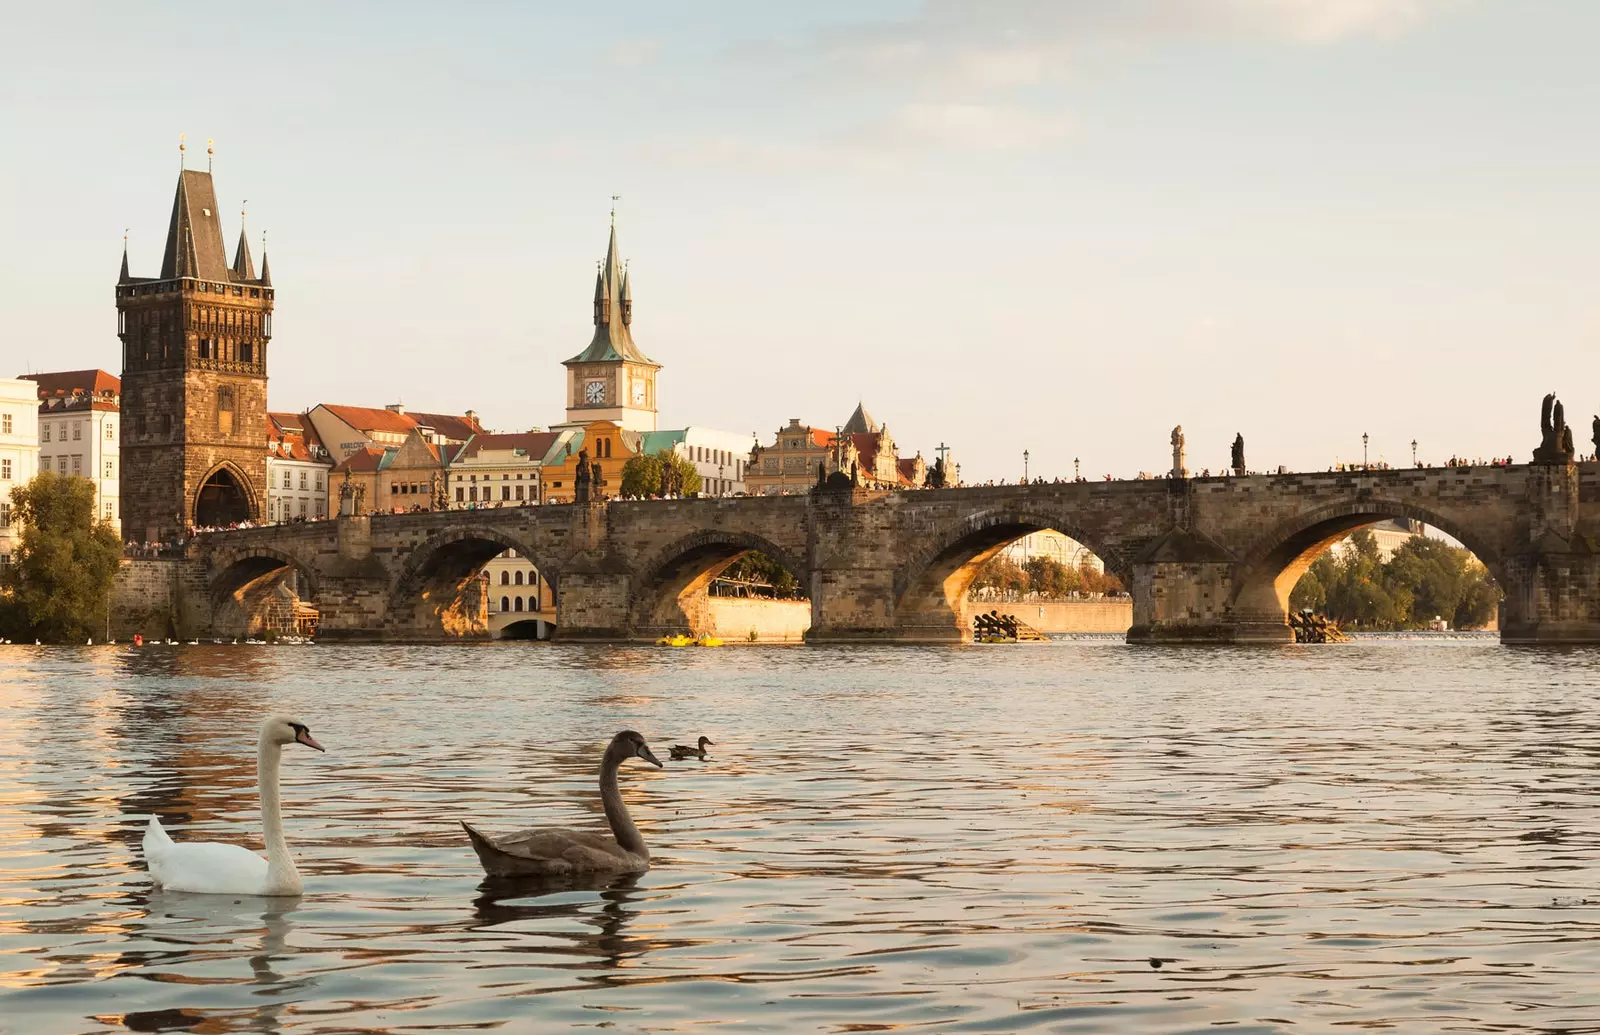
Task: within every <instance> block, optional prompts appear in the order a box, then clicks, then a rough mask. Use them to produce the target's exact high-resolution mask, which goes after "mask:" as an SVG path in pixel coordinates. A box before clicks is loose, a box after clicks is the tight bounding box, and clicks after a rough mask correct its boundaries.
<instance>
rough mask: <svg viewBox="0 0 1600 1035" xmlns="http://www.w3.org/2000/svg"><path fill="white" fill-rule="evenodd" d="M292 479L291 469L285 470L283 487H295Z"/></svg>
mask: <svg viewBox="0 0 1600 1035" xmlns="http://www.w3.org/2000/svg"><path fill="white" fill-rule="evenodd" d="M292 479H293V475H292V474H291V473H290V472H289V471H284V472H283V487H284V488H285V489H292V488H294V482H293V480H292Z"/></svg>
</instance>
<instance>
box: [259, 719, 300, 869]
mask: <svg viewBox="0 0 1600 1035" xmlns="http://www.w3.org/2000/svg"><path fill="white" fill-rule="evenodd" d="M282 757H283V746H282V745H280V744H274V743H272V742H270V741H267V740H263V741H262V742H261V749H260V752H259V753H258V754H257V756H256V775H257V780H258V781H259V783H260V784H261V831H262V834H263V836H264V837H265V840H266V842H267V883H268V884H270V885H272V887H274V888H299V886H300V872H299V871H298V870H296V869H295V867H294V856H292V855H290V854H289V846H288V845H287V844H285V843H284V840H283V813H282V811H281V810H280V808H279V798H278V762H279V760H280V759H282Z"/></svg>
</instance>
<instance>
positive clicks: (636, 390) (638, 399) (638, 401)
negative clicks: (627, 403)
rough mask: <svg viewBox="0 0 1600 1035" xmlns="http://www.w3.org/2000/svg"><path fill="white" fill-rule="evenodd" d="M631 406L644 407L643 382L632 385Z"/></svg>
mask: <svg viewBox="0 0 1600 1035" xmlns="http://www.w3.org/2000/svg"><path fill="white" fill-rule="evenodd" d="M633 405H635V406H643V405H644V382H643V381H635V382H634V383H633Z"/></svg>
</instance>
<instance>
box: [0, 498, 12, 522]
mask: <svg viewBox="0 0 1600 1035" xmlns="http://www.w3.org/2000/svg"><path fill="white" fill-rule="evenodd" d="M10 527H11V504H10V503H9V502H7V503H0V528H10Z"/></svg>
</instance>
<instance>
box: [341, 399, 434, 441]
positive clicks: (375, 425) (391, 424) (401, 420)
mask: <svg viewBox="0 0 1600 1035" xmlns="http://www.w3.org/2000/svg"><path fill="white" fill-rule="evenodd" d="M322 408H323V409H325V410H327V411H328V412H329V413H331V414H333V415H334V416H335V417H338V418H339V419H340V420H342V421H344V422H345V423H346V424H348V425H350V426H351V427H352V428H355V429H356V430H357V431H367V432H371V431H388V432H393V433H394V434H398V435H404V434H405V433H406V432H408V431H410V430H411V429H412V428H414V427H416V426H417V422H416V421H414V420H412V419H411V417H410V416H409V415H407V414H404V413H396V412H395V411H393V410H375V409H373V408H372V407H370V406H336V405H334V404H332V403H323V404H322Z"/></svg>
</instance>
